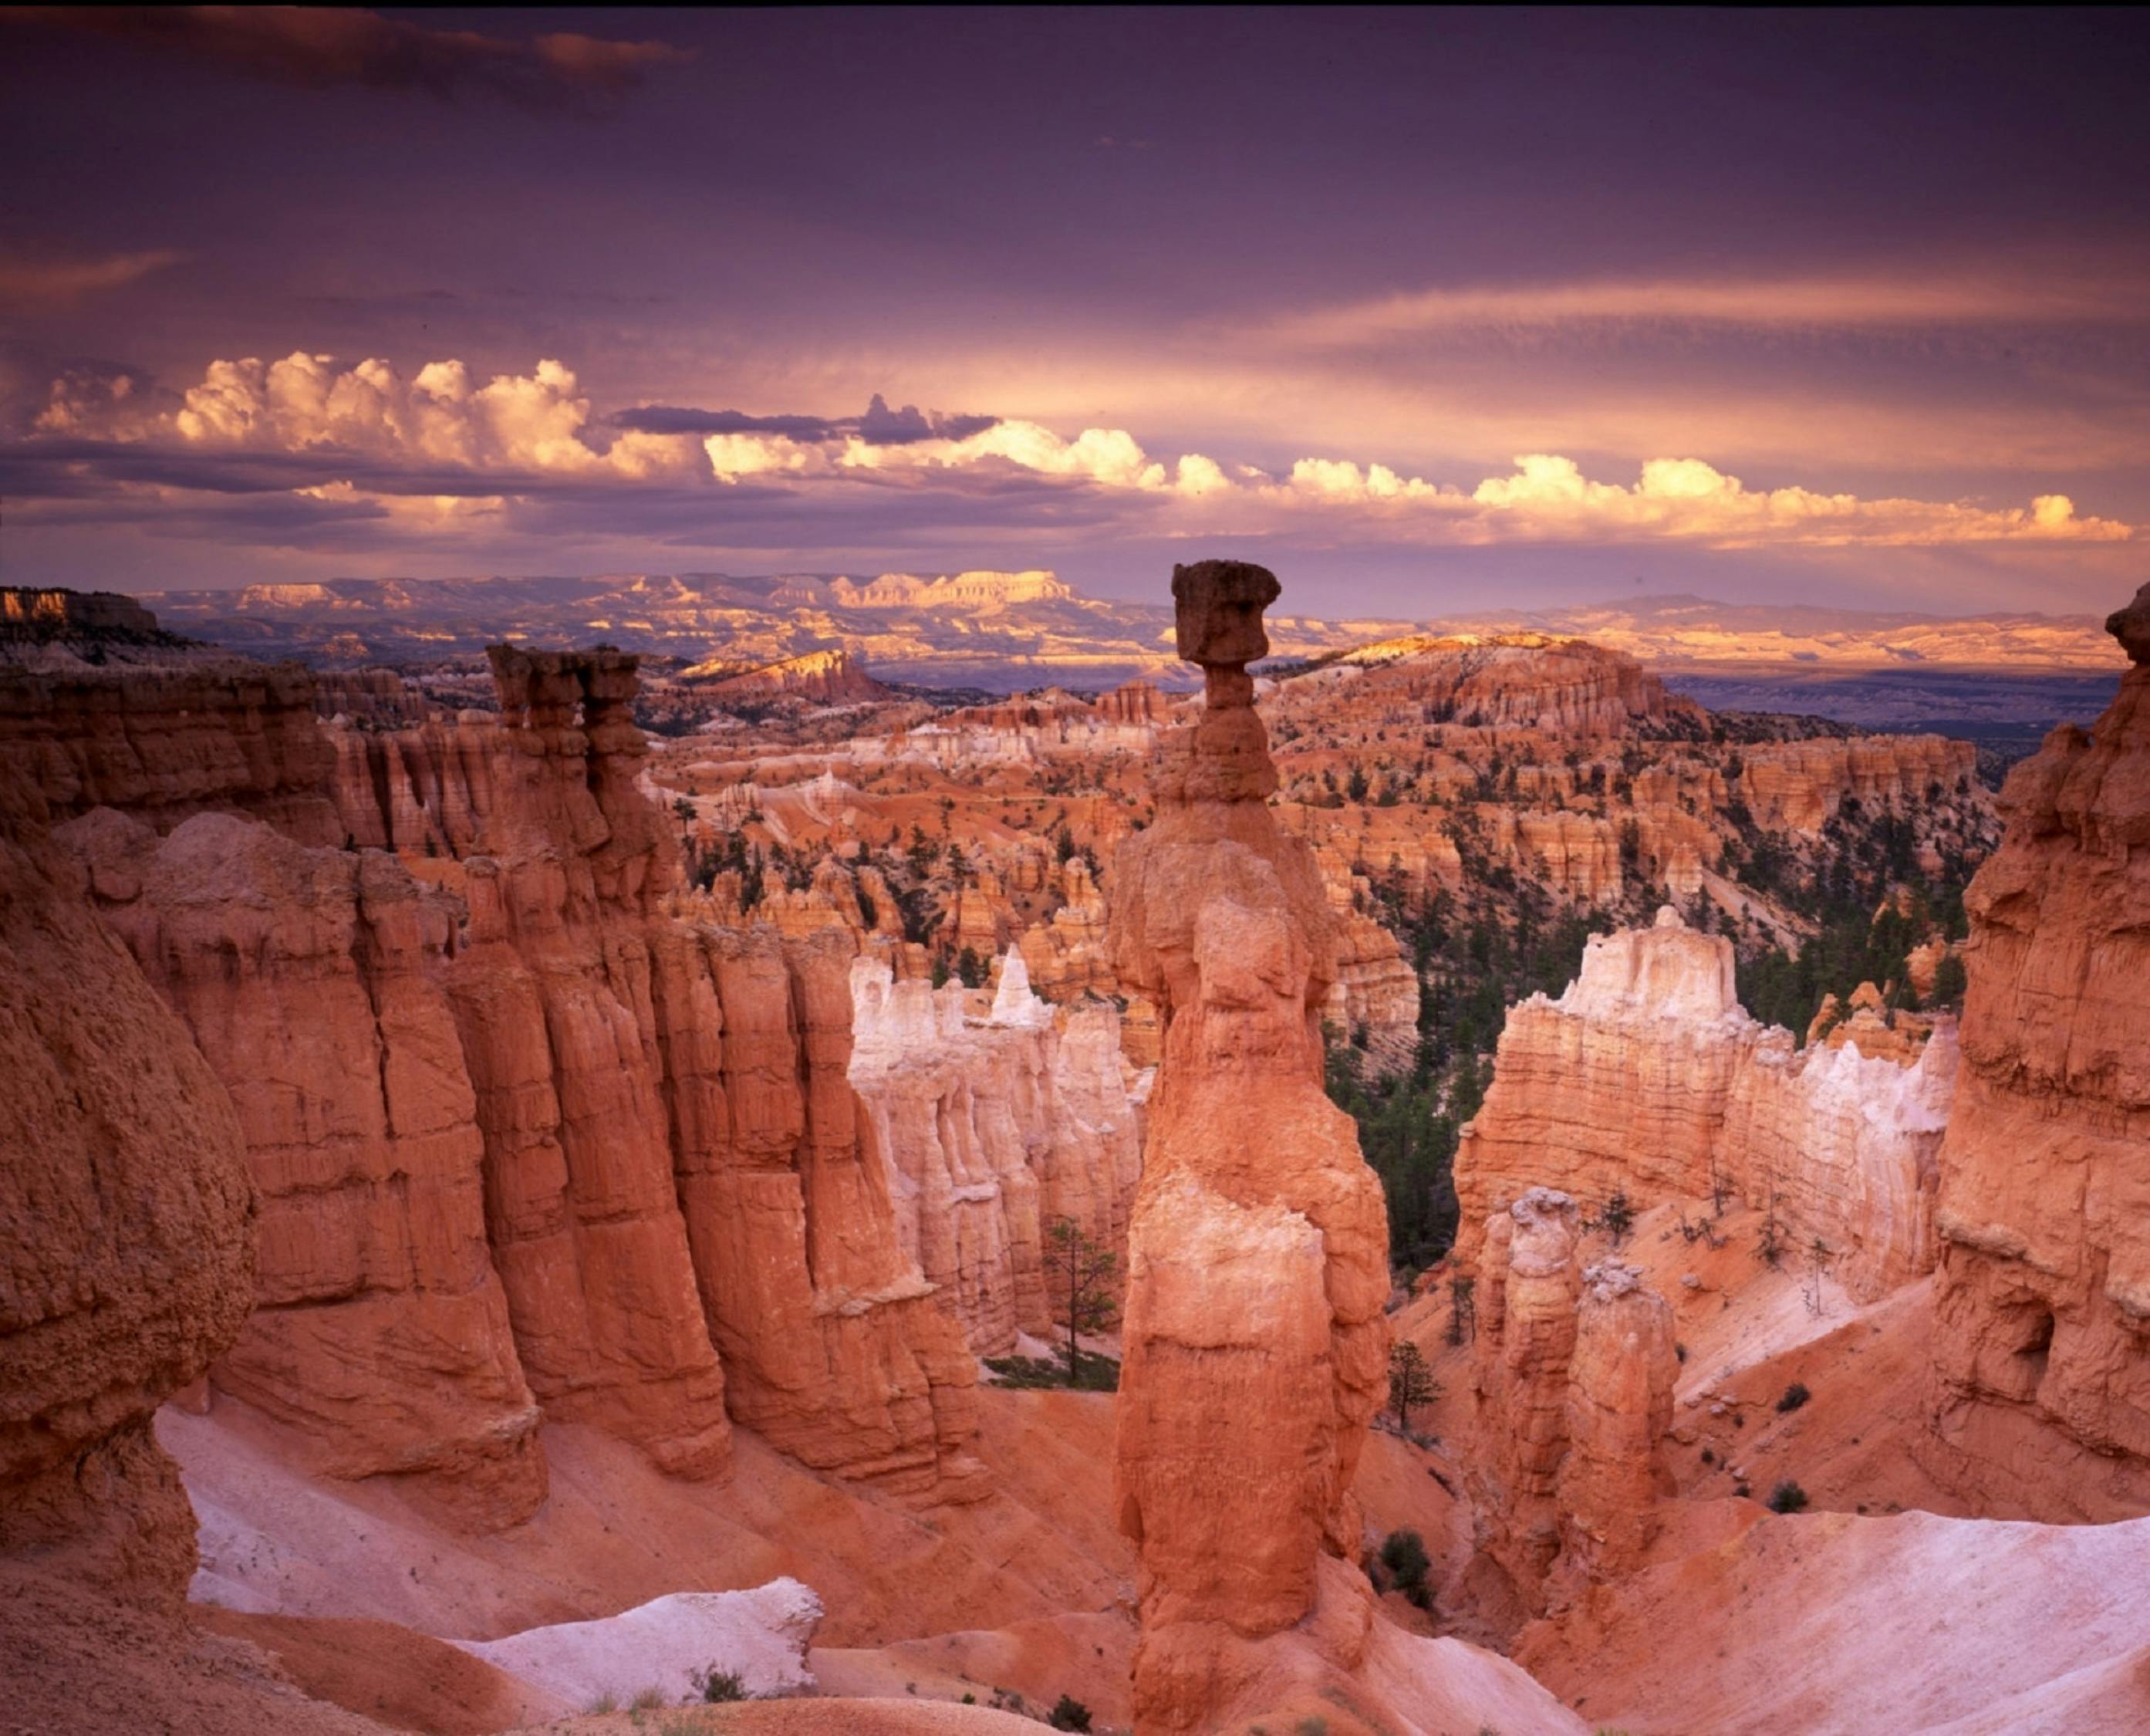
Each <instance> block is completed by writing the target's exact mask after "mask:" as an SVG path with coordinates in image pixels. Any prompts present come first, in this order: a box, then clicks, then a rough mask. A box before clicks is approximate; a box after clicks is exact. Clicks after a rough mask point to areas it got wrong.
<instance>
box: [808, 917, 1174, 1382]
mask: <svg viewBox="0 0 2150 1736" xmlns="http://www.w3.org/2000/svg"><path fill="white" fill-rule="evenodd" d="M971 995H972V992H971V991H966V989H964V988H963V987H962V986H961V984H960V983H953V982H951V983H948V984H946V985H944V986H943V987H941V988H938V989H936V988H934V987H932V986H931V984H930V983H929V982H925V981H923V980H921V979H918V978H911V979H908V980H905V981H901V982H899V981H897V980H896V978H895V977H894V975H893V973H892V971H891V969H890V967H889V966H888V965H887V964H886V962H885V961H881V960H880V959H876V958H872V957H867V956H861V957H860V958H859V959H857V960H856V961H854V963H853V964H852V966H851V1009H852V1012H851V1028H852V1032H853V1037H854V1047H853V1049H852V1053H851V1062H850V1080H851V1083H852V1085H853V1086H854V1087H855V1088H856V1089H857V1091H858V1093H859V1095H860V1098H861V1101H862V1102H863V1103H864V1105H865V1108H866V1115H867V1118H868V1120H869V1122H870V1124H871V1128H872V1133H873V1139H874V1144H875V1146H876V1148H877V1149H878V1151H879V1153H881V1158H882V1161H883V1163H884V1164H885V1166H886V1173H887V1176H888V1182H889V1188H890V1192H891V1198H892V1202H893V1204H894V1207H895V1213H896V1233H897V1239H898V1240H899V1242H900V1243H901V1245H902V1247H903V1248H904V1249H905V1251H906V1253H907V1254H909V1255H910V1256H911V1258H912V1259H915V1260H916V1262H917V1264H918V1266H919V1269H920V1270H921V1273H922V1274H924V1275H925V1277H926V1279H927V1280H928V1281H929V1282H930V1283H932V1284H936V1285H938V1286H939V1287H940V1289H941V1293H942V1298H943V1300H944V1302H945V1303H946V1305H948V1306H950V1307H951V1308H953V1310H955V1312H956V1317H957V1318H958V1319H959V1320H961V1322H962V1325H963V1330H964V1332H965V1334H966V1336H967V1337H968V1339H969V1340H970V1344H971V1347H972V1349H973V1350H976V1351H977V1353H978V1354H979V1355H986V1356H992V1355H1006V1354H1007V1353H1008V1352H1009V1351H1011V1350H1013V1349H1014V1348H1015V1347H1016V1340H1017V1333H1018V1332H1027V1333H1030V1334H1032V1335H1037V1336H1042V1335H1046V1334H1047V1333H1049V1332H1050V1331H1051V1330H1052V1329H1053V1326H1054V1325H1055V1321H1056V1318H1064V1313H1063V1314H1062V1315H1061V1316H1058V1317H1056V1315H1055V1312H1054V1310H1055V1306H1056V1299H1055V1298H1053V1297H1052V1296H1049V1295H1047V1294H1046V1291H1045V1288H1044V1285H1043V1283H1042V1276H1041V1272H1042V1237H1043V1235H1044V1233H1045V1230H1046V1228H1047V1226H1048V1225H1050V1224H1052V1222H1053V1221H1054V1220H1055V1219H1059V1218H1067V1219H1071V1220H1072V1222H1073V1223H1074V1224H1076V1225H1077V1226H1078V1228H1079V1229H1081V1230H1082V1231H1083V1234H1085V1235H1086V1236H1088V1237H1089V1238H1090V1239H1091V1240H1092V1241H1093V1242H1094V1243H1096V1244H1098V1246H1099V1247H1102V1248H1107V1249H1113V1251H1115V1252H1116V1253H1123V1252H1124V1249H1125V1247H1126V1244H1127V1229H1128V1209H1129V1207H1130V1206H1131V1204H1133V1196H1134V1186H1135V1181H1136V1178H1138V1176H1139V1175H1140V1173H1141V1170H1142V1133H1141V1123H1140V1118H1139V1111H1138V1108H1137V1107H1136V1105H1135V1104H1134V1103H1133V1101H1132V1100H1131V1099H1130V1098H1129V1097H1128V1088H1127V1082H1126V1077H1125V1073H1124V1070H1123V1067H1122V1062H1121V1055H1120V1045H1119V1019H1118V1014H1117V1012H1115V1010H1114V1009H1113V1007H1110V1006H1108V1005H1105V1004H1103V1003H1098V1002H1093V1003H1091V1004H1089V1005H1087V1006H1078V1007H1069V1008H1066V1009H1062V1010H1056V1009H1055V1008H1054V1007H1052V1006H1050V1005H1048V1004H1047V1002H1044V1001H1042V1000H1040V999H1039V998H1038V997H1037V996H1036V995H1034V994H1032V992H1031V990H1030V983H1029V978H1028V976H1027V971H1026V970H1025V967H1024V965H1023V956H1022V953H1020V952H1018V951H1015V950H1014V949H1013V948H1010V949H1009V951H1008V954H1007V957H1006V958H1005V959H1004V960H1003V961H1002V969H1001V979H1000V982H999V985H998V987H997V989H996V991H995V992H994V994H993V997H992V1006H991V1008H990V1010H989V1011H983V1012H981V1011H978V1010H974V1009H973V1008H972V1006H971V1004H970V1001H971Z"/></svg>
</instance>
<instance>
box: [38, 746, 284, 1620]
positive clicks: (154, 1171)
mask: <svg viewBox="0 0 2150 1736" xmlns="http://www.w3.org/2000/svg"><path fill="white" fill-rule="evenodd" d="M8 770H9V769H8V767H7V766H5V765H0V779H5V777H6V775H7V774H8ZM40 805H41V804H40V803H39V802H38V799H37V798H36V797H35V796H34V795H31V794H30V793H29V792H28V790H27V789H25V788H23V787H21V786H18V787H16V788H14V789H13V790H8V791H5V792H0V810H4V811H8V812H9V813H10V814H11V815H13V817H14V818H15V819H17V820H18V821H20V822H21V823H20V824H18V825H13V826H11V828H10V829H9V830H8V831H7V832H5V833H0V1070H4V1072H5V1075H6V1079H7V1086H6V1088H5V1089H4V1090H0V1224H6V1225H7V1226H8V1230H9V1233H8V1235H7V1237H6V1239H5V1243H4V1248H3V1249H0V1555H4V1556H7V1557H15V1558H21V1559H28V1560H30V1561H33V1562H39V1563H42V1564H43V1565H45V1566H48V1567H49V1568H50V1569H51V1570H52V1571H53V1572H55V1573H58V1574H62V1575H64V1576H66V1577H68V1579H69V1580H71V1581H73V1582H76V1583H78V1584H90V1585H95V1586H98V1587H102V1588H104V1589H107V1590H109V1591H112V1592H116V1593H119V1594H120V1595H122V1596H124V1597H129V1598H131V1599H134V1600H137V1601H140V1602H148V1603H151V1604H154V1605H157V1606H159V1607H162V1608H163V1609H164V1610H165V1611H167V1612H176V1611H177V1609H178V1608H179V1605H180V1604H181V1602H183V1600H184V1597H185V1595H186V1586H187V1582H188V1580H189V1578H190V1577H192V1575H193V1573H194V1514H193V1512H192V1510H191V1509H190V1508H189V1506H188V1503H187V1497H186V1493H185V1491H184V1490H183V1489H182V1488H181V1487H180V1486H179V1475H178V1472H177V1471H176V1469H175V1468H174V1466H173V1464H172V1462H171V1461H170V1460H169V1458H167V1457H166V1456H165V1455H164V1451H162V1449H160V1448H159V1446H158V1445H157V1443H156V1441H155V1438H154V1436H153V1435H152V1434H151V1432H150V1417H151V1415H152V1413H153V1412H154V1410H155V1409H156V1407H157V1406H158V1405H159V1404H160V1403H162V1402H163V1401H164V1399H166V1398H167V1397H169V1395H171V1394H172V1393H173V1392H174V1391H176V1390H178V1389H179V1388H180V1387H182V1386H184V1385H187V1384H189V1382H191V1381H193V1380H197V1379H199V1376H200V1375H201V1373H202V1370H204V1368H206V1367H207V1366H208V1365H209V1361H210V1360H211V1358H213V1357H214V1356H215V1355H216V1354H217V1353H218V1352H219V1351H220V1350H223V1349H224V1347H225V1345H228V1344H230V1342H231V1340H233V1338H234V1337H235V1336H236V1335H237V1334H238V1332H239V1330H240V1324H241V1323H242V1322H243V1321H244V1320H245V1318H246V1313H247V1310H248V1308H249V1306H250V1303H251V1300H252V1268H253V1254H252V1248H251V1246H250V1235H249V1230H250V1219H251V1217H252V1214H253V1198H252V1193H251V1190H250V1188H249V1187H248V1185H247V1180H246V1171H245V1165H244V1163H243V1161H242V1159H241V1156H240V1134H239V1128H238V1124H237V1123H236V1120H235V1118H234V1116H233V1113H232V1108H231V1103H230V1099H229V1098H227V1097H226V1095H225V1090H224V1088H223V1087H222V1086H221V1085H220V1084H219V1083H218V1082H217V1080H216V1077H215V1076H214V1074H213V1073H212V1072H210V1070H209V1067H207V1066H206V1065H205V1064H204V1062H203V1061H202V1058H201V1057H200V1056H199V1054H198V1053H197V1052H195V1050H194V1046H193V1044H191V1043H190V1042H188V1041H187V1037H186V1033H185V1032H184V1030H183V1029H182V1028H181V1027H180V1025H179V1021H178V1020H177V1019H175V1018H174V1017H173V1016H172V1014H171V1013H170V1012H169V1011H168V1010H167V1009H166V1007H164V1003H163V1002H161V1001H160V1000H159V998H158V997H157V995H156V993H155V992H154V991H153V990H152V989H151V988H150V987H149V984H147V983H146V982H144V981H143V979H142V974H141V972H140V971H139V970H137V969H136V968H135V965H134V960H133V959H132V958H130V957H129V956H128V953H127V950H126V948H125V947H124V946H122V945H121V944H120V943H119V941H118V940H116V939H115V938H114V936H113V935H112V934H111V933H110V932H109V931H108V930H107V929H105V928H104V926H103V925H102V924H101V923H99V922H98V921H97V919H96V917H95V916H93V915H92V913H91V912H90V911H89V910H88V908H87V907H86V906H84V904H83V901H82V899H81V897H80V896H79V895H78V892H77V891H76V890H75V888H74V887H73V886H72V885H70V884H68V881H69V880H70V878H71V875H70V874H69V872H68V871H67V869H66V868H65V867H64V866H63V865H51V859H50V858H49V857H48V856H47V855H46V851H45V847H44V843H43V839H42V837H41V836H40V835H39V831H38V828H37V827H36V825H34V823H33V822H32V821H31V820H29V818H28V816H29V815H33V814H34V813H35V812H36V811H37V810H38V807H39V806H40ZM41 857H43V858H44V860H40V858H41Z"/></svg>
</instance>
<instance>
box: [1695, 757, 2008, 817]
mask: <svg viewBox="0 0 2150 1736" xmlns="http://www.w3.org/2000/svg"><path fill="white" fill-rule="evenodd" d="M1740 759H1741V762H1742V764H1741V770H1740V773H1739V783H1738V788H1739V799H1740V800H1742V801H1743V802H1744V803H1745V804H1746V805H1747V808H1748V810H1749V813H1751V814H1752V815H1754V820H1755V821H1756V823H1757V824H1759V825H1763V826H1764V827H1767V828H1769V829H1770V830H1790V831H1794V832H1805V833H1814V832H1819V830H1821V829H1822V828H1823V826H1824V825H1827V824H1828V823H1829V821H1830V820H1833V819H1835V817H1836V816H1837V815H1839V814H1840V813H1841V812H1843V811H1844V810H1845V808H1846V807H1847V805H1849V804H1851V803H1854V802H1856V803H1857V804H1858V805H1859V806H1860V809H1862V810H1865V811H1867V812H1875V811H1881V810H1886V811H1889V812H1892V813H1905V812H1909V811H1911V810H1916V809H1919V808H1921V807H1923V806H1925V805H1927V804H1929V803H1930V802H1931V801H1933V800H1936V798H1937V797H1938V796H1941V795H1951V796H1952V795H1956V794H1957V793H1959V792H1960V791H1963V790H1968V789H1969V787H1970V785H1971V782H1972V781H1973V780H1974V779H1975V778H1976V775H1977V770H1978V749H1977V748H1976V745H1975V744H1972V743H1971V742H1968V741H1957V740H1955V739H1951V738H1950V737H1948V736H1945V735H1856V736H1851V737H1848V738H1835V737H1829V736H1823V737H1818V738H1815V739H1811V740H1806V741H1779V742H1766V743H1761V744H1757V745H1755V746H1753V747H1749V748H1744V749H1741V750H1740Z"/></svg>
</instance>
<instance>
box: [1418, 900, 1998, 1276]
mask: <svg viewBox="0 0 2150 1736" xmlns="http://www.w3.org/2000/svg"><path fill="white" fill-rule="evenodd" d="M1955 1077H1956V1039H1955V1034H1954V1032H1953V1031H1952V1029H1951V1027H1950V1026H1949V1025H1948V1024H1947V1023H1946V1022H1939V1023H1937V1024H1936V1027H1935V1029H1934V1032H1933V1035H1932V1037H1930V1039H1929V1041H1928V1042H1926V1043H1925V1045H1923V1047H1920V1049H1918V1050H1917V1051H1916V1052H1915V1054H1913V1055H1911V1056H1910V1057H1905V1058H1901V1059H1900V1058H1896V1057H1868V1056H1865V1055H1864V1054H1862V1053H1860V1051H1859V1049H1858V1047H1857V1046H1856V1044H1855V1042H1845V1044H1843V1045H1842V1046H1841V1047H1809V1048H1806V1049H1804V1050H1802V1049H1799V1047H1796V1044H1795V1041H1794V1038H1793V1037H1792V1035H1791V1033H1790V1032H1786V1031H1780V1030H1776V1029H1774V1028H1769V1027H1764V1026H1762V1025H1759V1024H1758V1023H1756V1022H1755V1021H1754V1020H1753V1019H1752V1018H1750V1017H1748V1015H1747V1013H1746V1012H1745V1011H1744V1009H1743V1008H1742V1007H1740V1005H1739V1001H1738V999H1737V997H1735V995H1734V988H1733V958H1732V946H1731V942H1730V941H1728V940H1726V939H1724V937H1722V936H1712V935H1705V934H1701V933H1698V932H1697V931H1694V930H1692V929H1689V928H1688V927H1687V926H1686V925H1685V924H1684V923H1683V922H1682V921H1680V919H1679V917H1678V915H1677V913H1675V912H1674V911H1672V910H1671V909H1669V908H1668V909H1666V910H1664V911H1660V912H1659V914H1658V920H1657V923H1656V925H1655V926H1653V927H1651V928H1648V929H1635V930H1629V931H1624V932H1622V933H1619V934H1614V935H1607V936H1601V937H1597V938H1593V939H1592V941H1590V943H1589V945H1588V946H1587V948H1586V949H1585V951H1584V954H1583V961H1582V972H1581V974H1580V975H1579V976H1578V977H1577V979H1576V980H1575V982H1573V983H1572V984H1570V985H1569V987H1568V989H1567V992H1566V993H1564V994H1563V995H1562V997H1560V998H1559V999H1558V1000H1557V1001H1553V1000H1548V999H1547V998H1546V997H1543V996H1532V997H1531V998H1530V999H1529V1000H1527V1001H1525V1002H1521V1003H1520V1004H1518V1005H1517V1006H1516V1007H1513V1008H1512V1009H1511V1010H1510V1012H1509V1014H1508V1021H1507V1026H1506V1027H1504V1029H1503V1030H1502V1032H1501V1042H1500V1047H1499V1050H1498V1052H1497V1054H1496V1058H1495V1063H1494V1077H1493V1084H1492V1087H1491V1089H1490V1090H1489V1091H1488V1092H1487V1093H1486V1102H1485V1104H1484V1107H1483V1108H1481V1110H1480V1112H1479V1113H1478V1115H1477V1117H1476V1119H1475V1120H1474V1121H1472V1122H1471V1124H1470V1125H1469V1126H1468V1127H1467V1128H1465V1130H1464V1136H1463V1139H1462V1141H1461V1146H1460V1148H1459V1149H1458V1152H1457V1154H1456V1194H1457V1198H1458V1199H1459V1201H1460V1202H1461V1209H1462V1229H1461V1234H1460V1235H1459V1237H1458V1239H1457V1256H1458V1259H1459V1261H1460V1262H1461V1264H1463V1265H1464V1266H1465V1267H1466V1269H1468V1268H1470V1267H1471V1266H1472V1265H1473V1264H1475V1263H1476V1261H1477V1260H1478V1258H1479V1249H1480V1244H1481V1237H1482V1226H1483V1225H1484V1224H1485V1223H1486V1219H1487V1217H1488V1214H1491V1213H1494V1212H1496V1211H1498V1210H1499V1209H1501V1208H1503V1207H1504V1206H1506V1205H1507V1204H1511V1203H1512V1202H1513V1201H1514V1200H1515V1199H1517V1198H1519V1197H1520V1196H1521V1195H1522V1193H1523V1192H1525V1191H1526V1190H1527V1189H1528V1188H1533V1187H1549V1188H1561V1189H1562V1190H1564V1191H1566V1192H1567V1193H1571V1194H1572V1195H1574V1196H1575V1197H1576V1198H1577V1199H1578V1200H1580V1201H1582V1202H1584V1203H1585V1204H1587V1206H1588V1207H1589V1208H1590V1209H1592V1210H1593V1211H1594V1210H1596V1209H1598V1208H1599V1207H1602V1204H1604V1203H1605V1202H1606V1201H1607V1200H1608V1199H1610V1198H1611V1197H1612V1196H1613V1194H1615V1193H1623V1194H1624V1195H1625V1196H1626V1197H1627V1199H1628V1204H1630V1205H1631V1206H1632V1207H1633V1208H1634V1209H1637V1210H1642V1209H1646V1208H1648V1207H1649V1206H1651V1205H1654V1204H1659V1203H1661V1202H1663V1201H1664V1200H1667V1199H1683V1200H1699V1201H1704V1202H1707V1201H1708V1200H1710V1199H1712V1198H1713V1197H1714V1196H1716V1195H1718V1194H1722V1195H1723V1196H1724V1197H1725V1198H1727V1199H1742V1200H1745V1201H1747V1202H1749V1204H1754V1205H1757V1206H1761V1207H1764V1208H1767V1207H1769V1206H1771V1205H1773V1204H1774V1208H1775V1210H1776V1213H1777V1215H1778V1218H1779V1221H1780V1224H1781V1225H1782V1227H1783V1229H1784V1234H1785V1235H1786V1236H1787V1238H1788V1239H1789V1244H1790V1245H1795V1246H1798V1247H1800V1248H1808V1247H1810V1246H1811V1244H1813V1243H1814V1241H1816V1240H1817V1239H1819V1241H1820V1242H1821V1243H1822V1244H1824V1247H1826V1248H1827V1249H1828V1250H1829V1257H1830V1260H1831V1262H1832V1266H1833V1269H1834V1270H1835V1272H1836V1274H1837V1276H1838V1277H1839V1278H1840V1280H1841V1281H1842V1282H1843V1283H1844V1284H1845V1285H1846V1287H1847V1288H1849V1289H1850V1290H1851V1291H1852V1292H1853V1294H1855V1295H1858V1296H1860V1297H1862V1298H1866V1299H1871V1298H1873V1297H1875V1296H1878V1295H1880V1294H1882V1293H1883V1292H1884V1291H1885V1290H1887V1289H1890V1288H1893V1287H1894V1286H1895V1285H1896V1284H1900V1283H1902V1282H1904V1281H1905V1280H1906V1279H1910V1278H1912V1277H1915V1276H1916V1275H1917V1274H1920V1273H1921V1272H1923V1271H1925V1270H1926V1269H1929V1268H1930V1266H1931V1265H1932V1264H1933V1256H1934V1241H1933V1193H1934V1188H1935V1184H1936V1168H1935V1154H1936V1150H1937V1148H1938V1147H1939V1144H1940V1142H1941V1129H1942V1128H1943V1127H1944V1126H1945V1125H1946V1122H1947V1118H1948V1113H1949V1105H1950V1103H1951V1097H1952V1094H1953V1092H1954V1088H1955Z"/></svg>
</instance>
